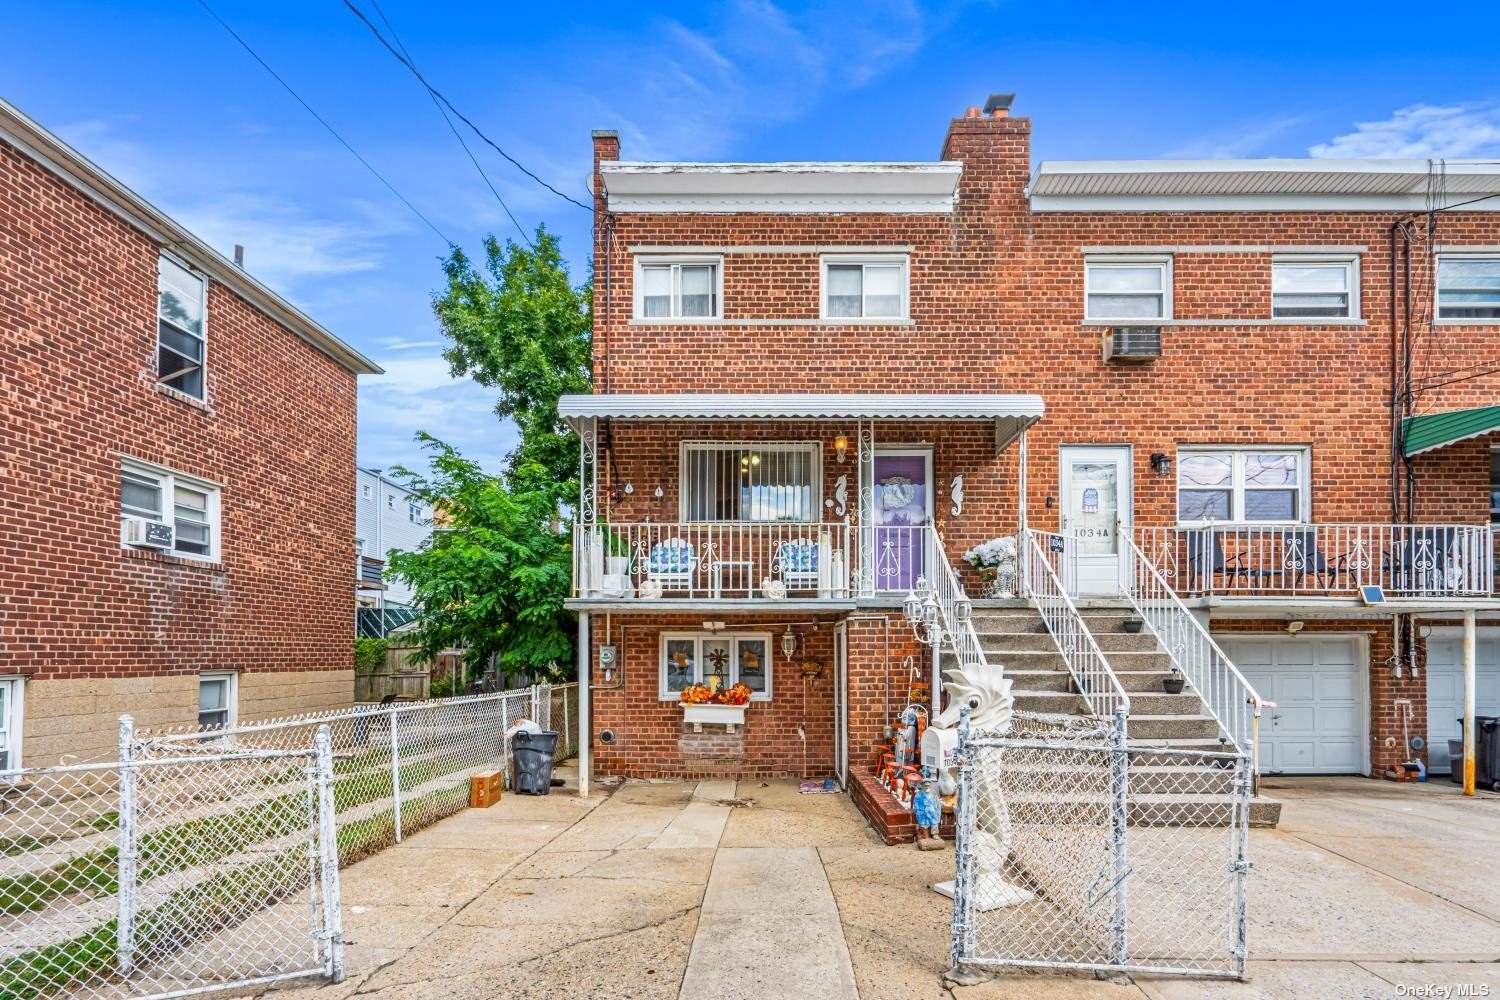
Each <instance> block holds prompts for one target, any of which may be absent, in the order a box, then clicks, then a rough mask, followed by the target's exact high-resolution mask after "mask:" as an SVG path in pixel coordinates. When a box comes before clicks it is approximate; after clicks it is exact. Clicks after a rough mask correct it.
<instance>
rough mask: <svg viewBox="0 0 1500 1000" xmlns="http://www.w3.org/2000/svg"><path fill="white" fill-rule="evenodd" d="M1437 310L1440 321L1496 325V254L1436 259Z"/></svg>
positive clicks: (1499, 269)
mask: <svg viewBox="0 0 1500 1000" xmlns="http://www.w3.org/2000/svg"><path fill="white" fill-rule="evenodd" d="M1437 310H1438V319H1441V320H1454V321H1457V322H1467V323H1500V254H1490V255H1476V256H1468V255H1465V256H1454V255H1451V254H1443V255H1441V256H1439V257H1438V263H1437Z"/></svg>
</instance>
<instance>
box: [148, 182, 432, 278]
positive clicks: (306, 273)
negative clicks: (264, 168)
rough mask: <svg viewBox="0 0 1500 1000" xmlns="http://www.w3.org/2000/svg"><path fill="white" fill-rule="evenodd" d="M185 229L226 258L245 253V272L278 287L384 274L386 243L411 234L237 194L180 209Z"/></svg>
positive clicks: (379, 222) (388, 223)
mask: <svg viewBox="0 0 1500 1000" xmlns="http://www.w3.org/2000/svg"><path fill="white" fill-rule="evenodd" d="M176 215H177V218H178V220H179V221H180V222H182V224H183V225H184V226H186V227H187V228H188V229H189V230H191V231H192V232H193V233H194V234H196V235H197V236H198V237H199V238H201V239H202V240H204V241H205V242H206V243H208V244H209V245H211V246H213V247H214V248H215V249H217V250H218V251H219V252H220V253H223V254H224V255H225V256H226V257H227V256H230V255H231V254H232V252H233V249H234V245H235V244H236V243H239V244H242V245H243V246H244V247H245V269H246V270H248V271H250V273H252V274H254V275H255V276H256V277H257V278H259V279H260V280H262V281H264V282H266V283H267V284H269V285H271V286H272V287H285V286H294V285H296V284H297V283H298V282H300V281H302V280H305V279H310V278H327V277H329V276H332V275H341V274H356V273H360V272H364V271H375V270H379V269H380V268H381V267H382V266H383V264H384V263H385V258H384V253H383V250H382V247H381V243H382V241H383V240H384V239H386V238H387V237H390V236H394V235H397V234H398V233H400V232H403V231H405V230H406V227H405V226H404V225H396V224H394V223H393V221H392V220H388V219H380V218H372V217H369V216H367V215H363V214H361V215H358V216H356V217H354V218H343V219H336V218H332V217H329V216H318V215H312V214H309V213H307V212H304V211H303V210H302V209H301V208H300V207H298V206H296V205H293V204H292V203H290V202H287V201H284V200H282V199H279V198H274V197H270V196H265V195H254V194H231V195H227V196H225V197H222V198H218V199H215V200H212V201H207V202H200V203H196V204H188V205H185V206H183V207H181V208H179V209H178V210H177V212H176Z"/></svg>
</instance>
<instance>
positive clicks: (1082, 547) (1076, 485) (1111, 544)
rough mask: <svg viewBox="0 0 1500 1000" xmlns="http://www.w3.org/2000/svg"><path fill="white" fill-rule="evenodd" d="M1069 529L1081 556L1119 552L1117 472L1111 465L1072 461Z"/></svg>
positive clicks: (1108, 554)
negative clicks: (1117, 534)
mask: <svg viewBox="0 0 1500 1000" xmlns="http://www.w3.org/2000/svg"><path fill="white" fill-rule="evenodd" d="M1069 472H1070V476H1069V480H1068V482H1069V489H1070V490H1071V492H1072V495H1071V496H1070V497H1069V498H1068V503H1069V506H1068V512H1069V528H1070V530H1071V533H1072V535H1073V537H1074V539H1075V540H1076V544H1077V546H1078V554H1079V555H1081V556H1112V555H1115V554H1116V553H1118V552H1119V544H1120V540H1119V538H1118V537H1116V533H1115V528H1116V524H1115V522H1116V520H1117V519H1118V518H1119V514H1120V480H1119V470H1118V467H1117V466H1116V465H1115V463H1114V462H1091V461H1074V462H1072V464H1071V465H1070V467H1069Z"/></svg>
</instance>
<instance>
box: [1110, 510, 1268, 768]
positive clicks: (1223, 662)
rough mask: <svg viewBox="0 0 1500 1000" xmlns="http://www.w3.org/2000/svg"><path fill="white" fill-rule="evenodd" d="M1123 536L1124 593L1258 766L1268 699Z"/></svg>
mask: <svg viewBox="0 0 1500 1000" xmlns="http://www.w3.org/2000/svg"><path fill="white" fill-rule="evenodd" d="M1120 537H1121V538H1122V539H1123V545H1124V565H1123V566H1122V572H1121V584H1122V589H1123V590H1124V591H1125V596H1126V597H1128V598H1129V599H1130V603H1131V604H1132V605H1134V607H1135V612H1136V614H1138V615H1140V616H1141V618H1142V620H1144V621H1145V623H1146V627H1147V628H1148V629H1149V630H1150V631H1151V633H1152V634H1153V635H1155V636H1156V640H1157V642H1158V643H1160V644H1161V648H1162V649H1163V650H1164V651H1165V652H1166V653H1167V655H1168V657H1169V658H1170V659H1171V661H1172V666H1173V667H1175V668H1176V669H1177V671H1178V672H1179V673H1181V674H1182V678H1183V680H1184V681H1185V682H1186V683H1187V686H1188V687H1190V688H1192V689H1193V691H1194V692H1196V693H1197V695H1198V697H1199V699H1200V700H1201V701H1202V702H1203V705H1204V708H1205V709H1207V711H1208V713H1209V714H1210V715H1212V716H1213V717H1214V719H1215V720H1217V721H1218V723H1219V728H1220V729H1222V730H1223V731H1224V735H1225V736H1227V737H1228V738H1229V740H1230V741H1231V742H1232V743H1233V744H1234V746H1235V749H1236V750H1238V751H1239V752H1241V753H1245V754H1250V755H1251V759H1252V761H1253V762H1254V763H1255V765H1256V770H1257V771H1258V770H1259V756H1258V750H1259V747H1258V745H1257V744H1258V742H1259V731H1258V720H1259V718H1260V714H1261V709H1262V707H1264V706H1265V705H1266V704H1268V703H1266V702H1263V701H1261V698H1260V695H1259V694H1257V693H1256V691H1255V688H1254V687H1252V686H1251V684H1250V682H1249V681H1247V680H1246V679H1245V676H1244V675H1243V674H1241V673H1240V672H1239V670H1238V669H1237V668H1236V667H1235V665H1234V663H1233V662H1232V661H1231V660H1230V659H1229V657H1228V656H1227V655H1225V653H1224V651H1223V650H1222V649H1220V648H1219V644H1218V643H1216V642H1214V640H1213V637H1212V636H1211V635H1209V633H1208V629H1206V628H1204V626H1203V623H1202V622H1200V621H1199V620H1198V618H1197V616H1195V615H1194V614H1193V613H1192V612H1191V611H1189V610H1188V609H1187V606H1186V605H1184V604H1183V603H1182V600H1181V598H1179V597H1178V596H1177V593H1176V591H1174V590H1173V589H1172V587H1171V585H1170V584H1168V582H1167V580H1166V577H1164V576H1163V575H1162V573H1161V571H1160V570H1159V569H1158V568H1157V567H1156V566H1155V565H1154V564H1153V563H1152V562H1151V559H1150V558H1149V557H1148V556H1147V555H1146V554H1145V553H1144V552H1142V551H1141V549H1140V547H1139V546H1138V545H1137V544H1136V543H1135V540H1134V539H1133V538H1132V537H1131V534H1130V532H1128V531H1121V532H1120Z"/></svg>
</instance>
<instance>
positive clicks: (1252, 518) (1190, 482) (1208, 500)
mask: <svg viewBox="0 0 1500 1000" xmlns="http://www.w3.org/2000/svg"><path fill="white" fill-rule="evenodd" d="M1306 487H1307V453H1306V452H1305V451H1301V450H1295V449H1284V450H1273V449H1269V448H1202V449H1198V448H1195V449H1192V450H1190V451H1188V450H1184V451H1179V452H1178V454H1177V520H1178V522H1179V523H1184V524H1202V523H1207V522H1212V521H1237V522H1271V523H1282V522H1296V521H1303V520H1306V518H1307V497H1306Z"/></svg>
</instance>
